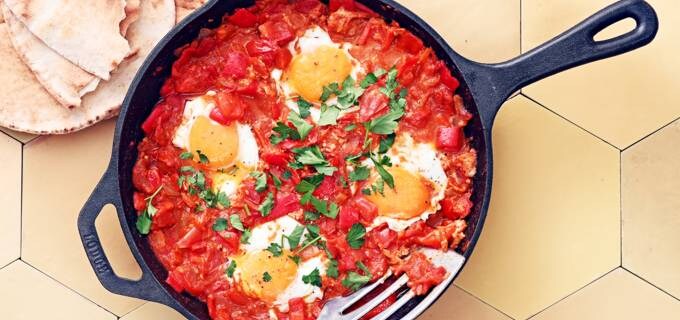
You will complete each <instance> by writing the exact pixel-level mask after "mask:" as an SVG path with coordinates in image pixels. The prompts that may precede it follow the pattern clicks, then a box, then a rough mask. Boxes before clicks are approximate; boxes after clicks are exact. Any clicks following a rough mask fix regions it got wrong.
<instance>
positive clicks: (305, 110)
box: [297, 97, 312, 119]
mask: <svg viewBox="0 0 680 320" xmlns="http://www.w3.org/2000/svg"><path fill="white" fill-rule="evenodd" d="M297 106H298V109H299V110H300V117H302V119H306V118H307V117H309V109H310V108H311V107H312V104H311V103H309V102H307V100H305V99H303V98H302V97H300V98H298V101H297Z"/></svg>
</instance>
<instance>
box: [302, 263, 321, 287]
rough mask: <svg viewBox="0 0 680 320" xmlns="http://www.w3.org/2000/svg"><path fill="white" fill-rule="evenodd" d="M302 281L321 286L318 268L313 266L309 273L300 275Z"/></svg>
mask: <svg viewBox="0 0 680 320" xmlns="http://www.w3.org/2000/svg"><path fill="white" fill-rule="evenodd" d="M302 282H304V283H306V284H311V285H313V286H317V287H319V288H321V274H320V273H319V268H315V269H314V271H312V272H311V273H310V274H308V275H304V276H302Z"/></svg>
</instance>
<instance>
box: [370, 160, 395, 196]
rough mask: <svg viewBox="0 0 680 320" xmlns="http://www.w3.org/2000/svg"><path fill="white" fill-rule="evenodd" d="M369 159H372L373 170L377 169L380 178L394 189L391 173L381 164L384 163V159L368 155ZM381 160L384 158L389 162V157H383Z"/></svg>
mask: <svg viewBox="0 0 680 320" xmlns="http://www.w3.org/2000/svg"><path fill="white" fill-rule="evenodd" d="M370 158H371V161H373V164H374V165H375V170H377V171H378V174H379V175H380V177H381V178H382V180H383V181H384V182H385V183H387V185H388V186H390V188H392V189H394V177H392V174H390V173H389V172H388V171H387V170H386V169H385V167H384V166H383V165H384V164H386V162H385V161H377V160H376V159H375V158H374V157H370ZM383 160H386V161H387V163H389V158H386V157H385V158H383Z"/></svg>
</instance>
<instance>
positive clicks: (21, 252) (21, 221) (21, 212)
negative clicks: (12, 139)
mask: <svg viewBox="0 0 680 320" xmlns="http://www.w3.org/2000/svg"><path fill="white" fill-rule="evenodd" d="M19 188H20V189H19V258H20V259H21V257H23V256H24V145H21V180H20V181H19Z"/></svg>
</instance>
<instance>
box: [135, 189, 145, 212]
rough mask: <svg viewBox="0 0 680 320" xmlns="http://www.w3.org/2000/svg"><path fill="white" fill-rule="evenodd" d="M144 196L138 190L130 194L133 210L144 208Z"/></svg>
mask: <svg viewBox="0 0 680 320" xmlns="http://www.w3.org/2000/svg"><path fill="white" fill-rule="evenodd" d="M145 198H146V197H144V195H143V194H141V193H139V192H135V193H133V194H132V203H133V205H134V207H135V210H137V211H142V210H144V209H146V199H145Z"/></svg>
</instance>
